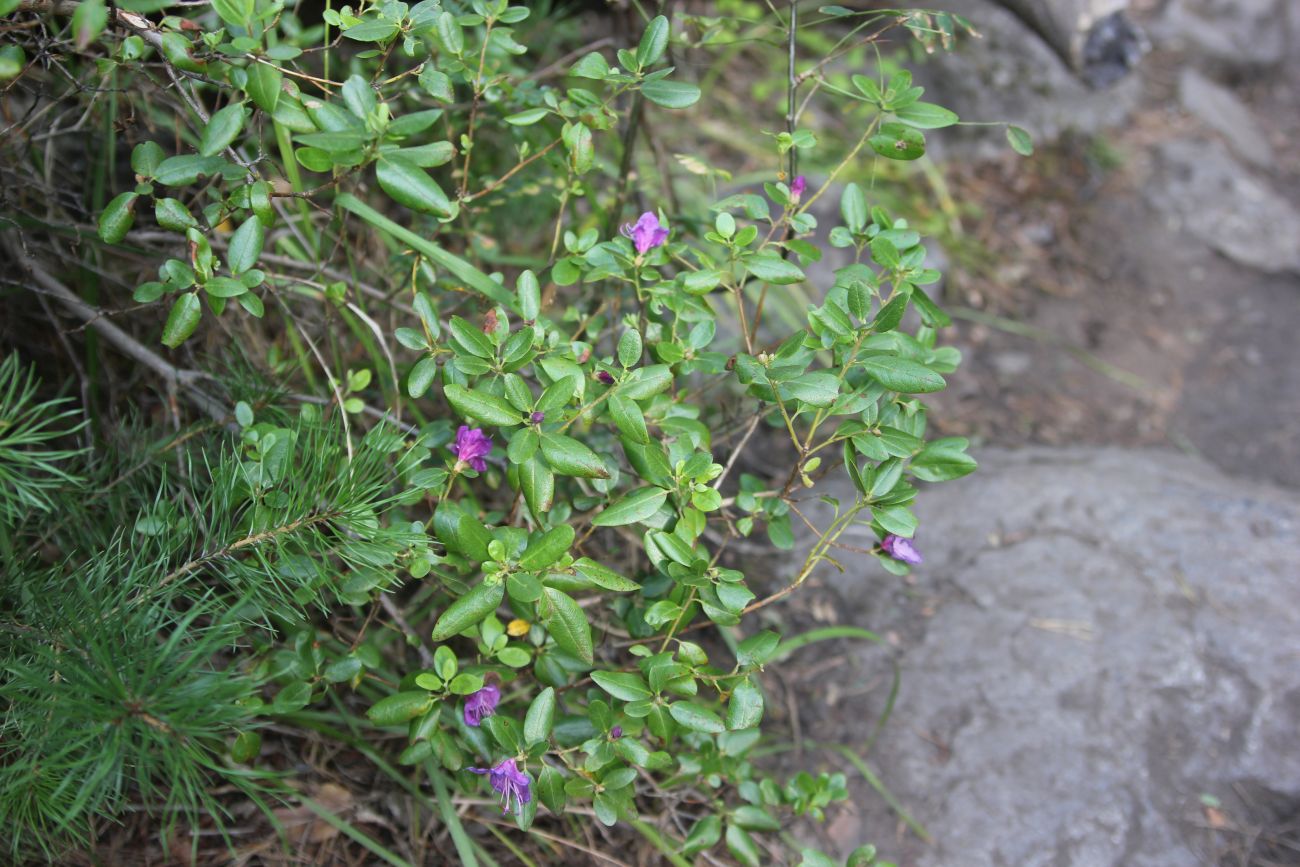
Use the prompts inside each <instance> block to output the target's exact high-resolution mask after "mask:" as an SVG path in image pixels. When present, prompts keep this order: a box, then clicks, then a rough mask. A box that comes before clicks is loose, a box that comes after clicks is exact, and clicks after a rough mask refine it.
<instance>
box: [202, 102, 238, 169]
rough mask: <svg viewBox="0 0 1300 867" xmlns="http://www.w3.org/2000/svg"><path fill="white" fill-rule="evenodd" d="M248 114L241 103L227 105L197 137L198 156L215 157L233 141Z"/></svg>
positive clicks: (213, 116)
mask: <svg viewBox="0 0 1300 867" xmlns="http://www.w3.org/2000/svg"><path fill="white" fill-rule="evenodd" d="M247 114H248V112H247V111H246V110H245V108H244V104H243V103H242V102H237V103H234V104H233V105H228V106H226V107H225V108H223V109H221V111H218V112H217V113H215V114H214V115H212V118H211V119H210V120H209V121H208V125H207V126H205V127H204V128H203V135H202V136H200V137H199V154H201V155H202V156H205V157H211V156H216V155H217V154H219V153H221V152H222V151H223V150H225V149H226V148H228V147H230V145H231V144H232V143H233V142H234V141H235V137H236V136H238V135H239V131H240V130H242V129H243V128H244V118H245V117H246V116H247Z"/></svg>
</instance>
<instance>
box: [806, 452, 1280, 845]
mask: <svg viewBox="0 0 1300 867" xmlns="http://www.w3.org/2000/svg"><path fill="white" fill-rule="evenodd" d="M980 460H981V469H980V471H979V472H978V473H976V474H975V475H974V476H970V477H967V478H966V479H963V480H960V481H957V482H952V483H949V484H945V485H943V486H941V487H939V488H935V489H932V490H930V491H926V492H922V496H921V500H920V518H921V532H920V534H919V544H920V545H921V547H922V550H923V551H924V553H925V555H926V563H925V565H924V566H922V567H920V568H919V569H918V570H917V572H916V573H915V575H916V577H917V586H916V587H915V588H913V589H912V591H910V593H908V594H906V596H907V598H915V597H916V596H918V595H921V596H924V595H929V598H930V599H932V600H934V599H937V600H939V601H938V602H937V603H934V602H931V607H932V608H933V614H932V616H930V617H929V618H928V619H926V620H924V626H923V627H922V634H921V635H920V637H917V638H913V639H911V640H910V641H909V640H904V641H903V642H902V646H903V648H904V649H903V651H902V654H901V664H902V668H903V679H902V689H901V692H900V694H899V698H898V702H897V705H896V707H895V710H894V713H893V717H892V720H891V722H890V724H889V726H888V727H887V728H886V729H885V734H884V736H883V737H882V738H881V739H880V741H878V743H877V745H876V747H875V748H874V749H873V751H872V753H871V759H872V761H873V762H874V763H876V765H877V771H878V773H879V775H880V777H881V778H882V779H883V780H884V782H885V784H886V785H887V786H888V787H889V788H890V789H891V791H892V792H893V794H894V795H895V796H897V797H898V798H899V800H900V801H901V802H902V803H903V804H906V805H907V806H908V807H909V808H910V809H911V811H912V813H913V814H914V815H915V816H916V818H917V819H918V820H920V821H921V822H922V823H924V824H925V825H927V826H928V828H929V830H930V832H931V833H932V834H933V835H934V837H935V840H936V842H935V844H934V845H933V846H922V845H920V844H919V843H917V844H916V845H915V846H914V847H912V848H911V849H908V847H907V846H906V845H901V844H898V843H891V842H890V841H891V840H892V838H893V828H894V822H893V819H892V817H890V816H889V814H888V813H887V812H884V811H883V809H882V810H881V812H880V813H878V814H877V813H874V812H872V810H873V808H871V807H870V806H867V807H865V808H863V809H866V810H867V811H868V815H867V816H866V817H865V822H864V823H863V825H862V826H861V827H860V829H859V830H860V832H861V833H862V834H863V835H866V836H867V837H868V838H869V839H871V840H872V841H873V842H876V843H877V845H879V846H881V848H882V854H884V855H887V856H889V857H894V858H897V859H898V860H899V862H900V863H901V864H903V865H916V867H949V865H957V864H961V865H981V867H1184V865H1193V864H1201V863H1207V864H1208V863H1212V862H1211V861H1207V860H1203V857H1204V853H1202V852H1201V850H1200V848H1199V847H1200V843H1201V840H1202V838H1200V837H1198V835H1199V834H1202V833H1204V832H1202V831H1200V830H1199V829H1198V827H1197V822H1198V821H1203V817H1201V816H1200V813H1199V805H1198V798H1199V796H1200V795H1201V794H1202V793H1209V794H1213V795H1215V796H1217V797H1219V798H1220V799H1222V801H1223V803H1224V806H1225V809H1227V810H1229V811H1230V812H1231V811H1233V810H1237V809H1239V808H1241V805H1242V802H1241V801H1240V800H1238V798H1237V796H1236V794H1234V793H1235V791H1236V790H1235V789H1234V787H1235V786H1238V785H1240V786H1244V787H1246V788H1248V789H1252V790H1254V791H1257V792H1265V793H1268V794H1269V795H1270V796H1271V797H1273V798H1276V799H1279V800H1280V801H1281V802H1283V803H1285V804H1289V805H1290V809H1293V810H1294V809H1297V808H1300V750H1297V749H1295V733H1296V731H1297V730H1300V665H1297V661H1298V660H1300V549H1298V548H1297V546H1296V540H1297V538H1298V537H1300V499H1298V498H1297V497H1296V496H1295V495H1294V494H1291V493H1288V492H1283V491H1281V490H1278V489H1273V488H1269V487H1265V486H1259V485H1254V484H1249V483H1242V482H1240V481H1237V480H1234V479H1230V478H1228V477H1225V476H1223V475H1221V474H1220V473H1219V472H1218V471H1217V470H1215V469H1213V468H1212V467H1210V466H1209V465H1208V464H1205V463H1204V462H1202V461H1199V460H1196V459H1192V458H1189V457H1187V456H1184V455H1181V454H1176V453H1170V452H1163V451H1123V450H1115V449H1101V450H1093V449H1069V450H1053V449H1046V448H1044V449H1030V450H1025V451H1019V452H1014V453H1011V452H997V451H989V452H985V453H983V454H982V455H980ZM829 493H831V494H834V493H835V491H830V492H829ZM841 493H845V495H846V496H847V493H846V492H841ZM823 517H824V516H823ZM863 532H864V535H863V536H862V537H861V538H858V539H856V540H855V539H849V540H848V541H849V543H850V544H859V545H862V544H870V543H871V542H873V541H874V537H869V533H867V531H865V530H864V531H863ZM852 571H853V572H856V573H857V574H854V575H849V576H847V577H837V578H836V579H834V580H835V581H836V582H840V585H839V589H840V593H841V595H842V596H843V598H844V604H843V606H842V608H841V610H842V612H843V614H844V618H845V619H846V620H851V621H853V622H857V623H860V624H861V625H864V626H867V627H869V628H871V629H873V630H876V631H878V632H882V633H885V632H894V633H896V632H902V633H906V632H907V631H908V629H909V627H908V625H907V623H906V622H905V621H907V620H908V615H907V613H906V611H905V610H904V609H905V608H906V607H907V603H906V602H904V603H899V602H897V601H894V602H892V603H882V602H880V601H879V600H882V599H885V600H887V599H888V598H889V597H890V596H891V594H890V593H889V592H887V591H883V590H881V589H880V588H882V587H888V586H889V585H888V582H889V581H890V580H892V579H888V578H886V577H884V576H882V575H881V574H880V573H879V572H878V571H875V572H871V573H868V574H867V575H865V576H864V575H863V574H862V570H861V569H853V570H852ZM873 581H874V582H877V583H876V584H875V586H874V587H873V589H872V592H870V593H867V592H864V588H865V586H867V585H866V584H865V583H864V582H873ZM895 595H897V594H895ZM867 600H876V601H867ZM873 607H874V609H875V610H864V608H865V609H871V608H873ZM913 607H915V606H913ZM911 617H912V619H915V612H913V613H912V615H911ZM891 618H892V621H891ZM858 653H859V655H858V656H857V657H856V659H857V660H858V664H859V666H860V667H861V669H862V670H863V671H864V672H870V673H871V674H864V675H863V678H864V679H865V678H867V677H874V676H876V675H877V673H879V672H880V671H882V670H884V667H883V665H882V664H881V660H880V658H879V655H878V651H860V652H858ZM881 701H883V698H882V697H878V698H876V699H875V702H876V704H874V705H872V706H868V707H862V708H860V709H850V710H849V711H848V712H847V713H844V712H842V713H843V715H844V716H846V717H847V719H848V721H847V722H844V723H841V725H843V726H844V727H845V728H846V729H847V730H846V731H844V732H841V733H839V736H840V737H842V738H847V739H849V740H850V741H851V740H852V739H854V738H856V739H858V740H860V739H861V738H862V737H864V736H865V732H866V730H867V729H868V728H869V726H868V725H866V724H864V723H862V722H860V720H863V719H872V718H873V714H875V713H878V712H879V707H880V704H879V703H880V702H881ZM936 745H938V746H936ZM869 801H870V798H863V799H862V801H861V803H869Z"/></svg>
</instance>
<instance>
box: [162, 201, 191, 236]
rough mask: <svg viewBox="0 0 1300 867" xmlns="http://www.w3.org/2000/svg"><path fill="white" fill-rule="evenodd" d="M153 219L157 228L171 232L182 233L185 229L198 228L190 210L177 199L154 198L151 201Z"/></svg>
mask: <svg viewBox="0 0 1300 867" xmlns="http://www.w3.org/2000/svg"><path fill="white" fill-rule="evenodd" d="M153 218H154V219H155V220H156V221H157V222H158V225H159V226H162V227H163V228H164V229H170V230H171V231H173V232H184V231H185V230H186V229H193V228H195V227H196V226H198V224H199V221H198V220H196V219H194V215H193V214H191V213H190V209H189V208H187V207H185V205H184V204H182V203H181V202H180V200H178V199H168V198H155V199H154V200H153Z"/></svg>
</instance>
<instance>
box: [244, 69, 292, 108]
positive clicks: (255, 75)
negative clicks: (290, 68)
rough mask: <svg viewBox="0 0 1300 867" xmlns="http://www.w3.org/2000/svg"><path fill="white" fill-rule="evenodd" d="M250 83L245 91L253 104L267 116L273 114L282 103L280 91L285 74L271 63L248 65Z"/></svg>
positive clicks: (245, 85)
mask: <svg viewBox="0 0 1300 867" xmlns="http://www.w3.org/2000/svg"><path fill="white" fill-rule="evenodd" d="M247 71H248V81H247V82H246V83H245V84H244V91H245V92H247V93H248V95H249V97H250V98H251V99H252V100H253V104H254V105H256V106H257V107H258V108H260V109H261V110H262V111H264V112H266V113H267V114H272V113H273V112H274V111H275V107H276V106H277V105H279V103H280V90H281V87H282V86H283V83H284V73H282V72H281V71H280V67H278V66H272V65H271V64H269V63H250V64H248V70H247Z"/></svg>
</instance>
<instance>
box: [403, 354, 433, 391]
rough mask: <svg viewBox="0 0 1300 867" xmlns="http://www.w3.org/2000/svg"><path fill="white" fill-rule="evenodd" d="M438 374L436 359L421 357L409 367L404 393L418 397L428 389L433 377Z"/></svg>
mask: <svg viewBox="0 0 1300 867" xmlns="http://www.w3.org/2000/svg"><path fill="white" fill-rule="evenodd" d="M437 375H438V361H437V359H434V358H421V359H420V360H419V361H417V362H416V363H415V366H414V367H412V368H411V373H410V375H409V376H407V377H406V393H407V394H409V395H410V396H411V397H413V398H414V397H419V396H420V395H422V394H424V393H425V392H426V391H428V390H429V386H430V385H432V384H433V380H434V377H436V376H437Z"/></svg>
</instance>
